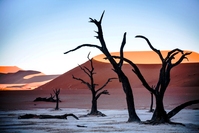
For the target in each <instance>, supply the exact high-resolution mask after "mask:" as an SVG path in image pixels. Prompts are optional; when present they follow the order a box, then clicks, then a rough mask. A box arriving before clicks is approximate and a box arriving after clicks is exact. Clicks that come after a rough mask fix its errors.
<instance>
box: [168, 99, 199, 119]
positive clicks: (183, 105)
mask: <svg viewBox="0 0 199 133" xmlns="http://www.w3.org/2000/svg"><path fill="white" fill-rule="evenodd" d="M198 103H199V99H197V100H192V101H188V102H185V103H183V104H181V105H179V106H177V107H176V108H174V109H173V110H171V111H170V112H169V113H168V117H169V118H171V117H173V116H174V115H176V114H177V113H178V112H180V111H181V110H182V109H184V108H185V107H187V106H190V105H192V104H198Z"/></svg>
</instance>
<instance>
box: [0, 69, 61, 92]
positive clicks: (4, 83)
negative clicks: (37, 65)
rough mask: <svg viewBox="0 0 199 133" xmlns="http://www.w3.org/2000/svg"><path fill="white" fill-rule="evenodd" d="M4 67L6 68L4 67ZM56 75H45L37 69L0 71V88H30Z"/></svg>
mask: <svg viewBox="0 0 199 133" xmlns="http://www.w3.org/2000/svg"><path fill="white" fill-rule="evenodd" d="M4 68H5V69H6V67H4ZM8 68H12V67H8ZM6 70H8V69H6ZM16 70H17V69H16ZM4 72H5V71H4ZM58 76H59V75H45V74H43V73H41V72H39V71H32V70H19V71H17V72H14V73H11V72H10V71H9V73H0V90H32V89H35V88H37V87H38V86H41V85H42V84H45V83H47V82H49V81H50V80H52V79H54V78H56V77H58Z"/></svg>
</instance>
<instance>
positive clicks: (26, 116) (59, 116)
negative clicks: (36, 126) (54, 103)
mask: <svg viewBox="0 0 199 133" xmlns="http://www.w3.org/2000/svg"><path fill="white" fill-rule="evenodd" d="M68 116H72V117H74V118H75V119H77V120H79V118H78V117H77V116H76V115H74V114H64V115H36V114H25V115H21V116H19V117H18V119H67V117H68Z"/></svg>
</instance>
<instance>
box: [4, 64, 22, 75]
mask: <svg viewBox="0 0 199 133" xmlns="http://www.w3.org/2000/svg"><path fill="white" fill-rule="evenodd" d="M19 70H22V69H21V68H19V67H17V66H0V73H15V72H17V71H19Z"/></svg>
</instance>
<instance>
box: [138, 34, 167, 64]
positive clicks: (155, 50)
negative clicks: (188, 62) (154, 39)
mask: <svg viewBox="0 0 199 133" xmlns="http://www.w3.org/2000/svg"><path fill="white" fill-rule="evenodd" d="M135 37H136V38H138V37H139V38H143V39H145V40H146V41H147V43H148V45H149V47H150V48H151V49H152V50H153V51H154V52H156V53H157V54H158V56H159V57H160V59H161V61H162V62H163V61H164V58H163V56H162V54H161V52H160V50H157V49H156V48H154V47H153V46H152V45H151V43H150V41H149V39H148V38H146V37H144V36H142V35H137V36H135Z"/></svg>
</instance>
